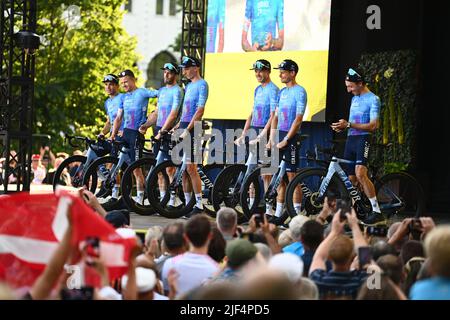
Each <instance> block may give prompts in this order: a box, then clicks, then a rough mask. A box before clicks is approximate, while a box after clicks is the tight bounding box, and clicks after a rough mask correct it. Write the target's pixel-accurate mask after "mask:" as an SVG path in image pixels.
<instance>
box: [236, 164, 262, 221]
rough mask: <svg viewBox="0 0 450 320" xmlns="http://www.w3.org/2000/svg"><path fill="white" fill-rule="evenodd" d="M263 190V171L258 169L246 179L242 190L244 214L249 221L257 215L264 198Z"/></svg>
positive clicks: (241, 202) (241, 199)
mask: <svg viewBox="0 0 450 320" xmlns="http://www.w3.org/2000/svg"><path fill="white" fill-rule="evenodd" d="M263 190H264V184H263V181H262V178H261V169H260V168H258V169H256V170H255V171H253V172H252V173H251V174H250V175H249V176H248V177H247V179H245V181H244V183H243V184H242V188H241V190H240V191H241V193H240V204H241V207H242V212H243V214H244V215H245V217H246V218H247V219H248V220H250V219H251V217H252V215H253V214H255V213H256V211H257V209H258V207H259V203H260V201H261V199H262V198H263V194H262V192H263Z"/></svg>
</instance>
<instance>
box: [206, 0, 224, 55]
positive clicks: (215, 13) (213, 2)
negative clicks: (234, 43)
mask: <svg viewBox="0 0 450 320" xmlns="http://www.w3.org/2000/svg"><path fill="white" fill-rule="evenodd" d="M219 25H222V28H224V25H225V0H209V1H208V24H207V26H206V52H216V38H217V30H218V29H219Z"/></svg>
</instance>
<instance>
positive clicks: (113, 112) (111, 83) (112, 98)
mask: <svg viewBox="0 0 450 320" xmlns="http://www.w3.org/2000/svg"><path fill="white" fill-rule="evenodd" d="M103 83H104V84H105V92H106V94H107V95H108V96H109V98H108V99H106V101H105V105H104V107H105V111H106V114H107V115H108V119H107V120H106V123H105V126H104V127H103V129H102V131H101V134H100V135H99V137H104V136H106V135H107V134H108V133H111V132H112V126H113V123H114V120H115V119H116V116H117V112H118V111H119V108H120V106H121V105H122V104H123V97H124V95H123V94H122V93H119V78H118V77H117V76H116V75H114V74H112V73H110V74H108V75H106V76H105V77H104V78H103ZM121 131H123V124H122V125H121V126H120V128H119V132H121Z"/></svg>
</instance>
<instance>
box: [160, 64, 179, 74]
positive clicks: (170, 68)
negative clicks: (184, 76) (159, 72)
mask: <svg viewBox="0 0 450 320" xmlns="http://www.w3.org/2000/svg"><path fill="white" fill-rule="evenodd" d="M163 69H166V70H170V71H173V72H176V73H178V68H177V67H175V66H174V65H173V64H171V63H165V64H164V67H163Z"/></svg>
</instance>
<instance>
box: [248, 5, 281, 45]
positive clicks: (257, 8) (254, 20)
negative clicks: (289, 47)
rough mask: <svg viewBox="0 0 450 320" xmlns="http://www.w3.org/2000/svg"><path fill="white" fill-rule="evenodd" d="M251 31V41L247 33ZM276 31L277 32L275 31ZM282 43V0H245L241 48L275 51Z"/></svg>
mask: <svg viewBox="0 0 450 320" xmlns="http://www.w3.org/2000/svg"><path fill="white" fill-rule="evenodd" d="M249 31H251V43H250V42H249V40H248V33H249ZM277 31H278V33H277ZM283 44H284V0H247V1H246V4H245V20H244V27H243V30H242V49H243V50H244V51H246V52H248V51H275V50H281V49H283Z"/></svg>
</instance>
